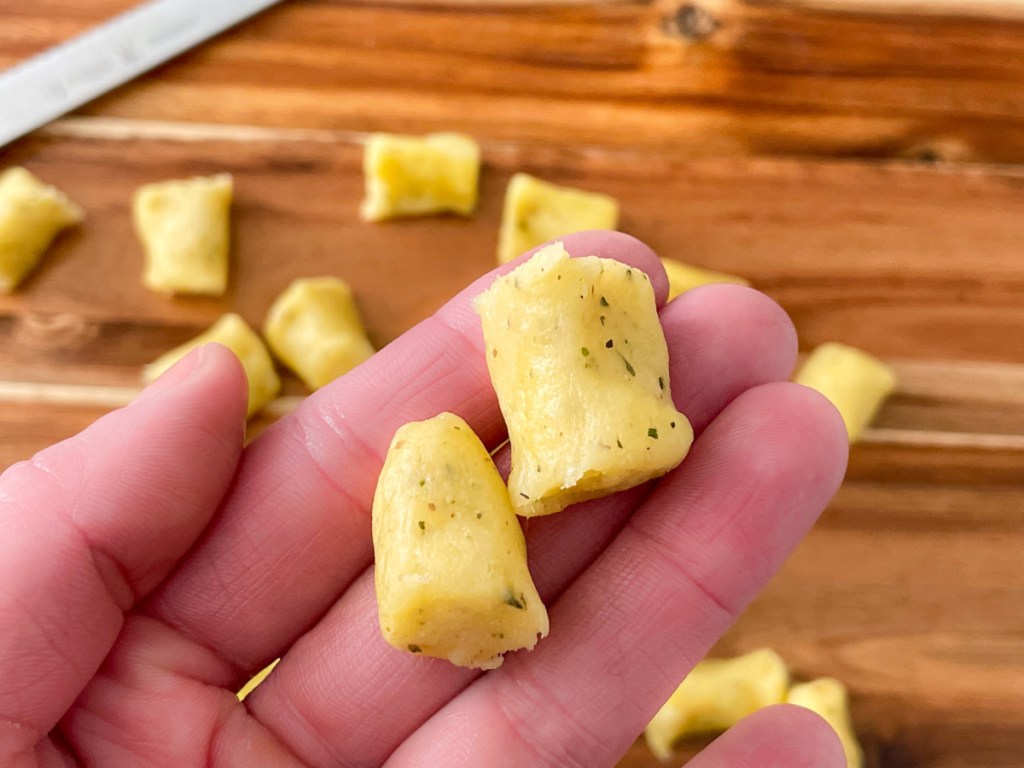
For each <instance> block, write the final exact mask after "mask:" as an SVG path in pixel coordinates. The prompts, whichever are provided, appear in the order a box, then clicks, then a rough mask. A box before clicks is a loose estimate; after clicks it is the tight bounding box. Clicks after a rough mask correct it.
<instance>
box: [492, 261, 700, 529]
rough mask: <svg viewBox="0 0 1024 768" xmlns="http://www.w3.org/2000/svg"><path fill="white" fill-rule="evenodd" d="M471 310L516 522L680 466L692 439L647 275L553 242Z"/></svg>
mask: <svg viewBox="0 0 1024 768" xmlns="http://www.w3.org/2000/svg"><path fill="white" fill-rule="evenodd" d="M475 306H476V310H477V312H478V313H479V314H480V317H481V319H482V321H483V331H484V342H485V348H486V354H487V366H488V369H489V370H490V374H491V381H492V383H493V384H494V389H495V391H496V392H497V395H498V403H499V405H500V406H501V412H502V414H503V415H504V417H505V423H506V425H507V426H508V433H509V440H510V442H511V446H512V470H511V473H510V475H509V495H510V497H511V499H512V505H513V507H514V508H515V510H516V513H517V514H519V515H523V516H525V517H532V516H535V515H547V514H551V513H553V512H558V511H559V510H561V509H564V508H565V507H567V506H568V505H570V504H573V503H576V502H578V501H583V500H585V499H591V498H594V497H597V496H605V495H607V494H609V493H613V492H615V491H619V490H622V489H624V488H630V487H632V486H634V485H639V484H640V483H643V482H645V481H647V480H650V479H652V478H655V477H659V476H660V475H663V474H665V473H666V472H668V471H669V470H671V469H673V468H674V467H676V466H677V465H678V464H679V463H680V462H681V461H682V460H683V458H684V457H685V456H686V453H687V451H688V450H689V447H690V443H692V442H693V430H692V429H691V428H690V423H689V421H687V419H686V417H685V416H684V415H683V414H681V413H679V412H678V411H677V410H676V409H675V406H674V405H673V403H672V392H671V388H670V386H669V372H668V347H667V345H666V343H665V335H664V332H663V331H662V328H661V323H660V321H659V320H658V312H657V308H656V306H655V301H654V291H653V289H652V288H651V283H650V280H649V278H648V277H647V275H646V274H644V273H643V272H641V271H640V270H638V269H633V268H631V267H628V266H626V265H625V264H622V263H620V262H617V261H614V260H612V259H601V258H598V257H596V256H585V257H581V258H570V257H569V254H568V253H566V251H565V248H564V247H563V246H562V244H561V243H555V244H553V245H551V246H548V247H547V248H544V249H542V250H540V251H538V252H537V253H536V254H535V255H534V256H533V258H531V259H530V260H529V261H527V262H526V263H524V264H522V265H520V266H519V267H517V268H516V269H515V270H513V271H512V272H511V273H509V274H508V275H505V276H503V277H499V278H497V279H496V280H495V281H494V283H493V284H492V285H491V287H490V288H489V289H487V290H486V291H484V292H483V293H482V294H481V295H480V296H479V297H477V299H476V302H475Z"/></svg>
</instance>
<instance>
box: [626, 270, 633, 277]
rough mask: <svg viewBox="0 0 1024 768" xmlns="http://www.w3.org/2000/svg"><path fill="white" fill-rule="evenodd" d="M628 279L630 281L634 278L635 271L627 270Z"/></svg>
mask: <svg viewBox="0 0 1024 768" xmlns="http://www.w3.org/2000/svg"><path fill="white" fill-rule="evenodd" d="M626 277H628V278H630V279H632V278H633V270H632V269H627V270H626Z"/></svg>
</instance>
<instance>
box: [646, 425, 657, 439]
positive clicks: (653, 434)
mask: <svg viewBox="0 0 1024 768" xmlns="http://www.w3.org/2000/svg"><path fill="white" fill-rule="evenodd" d="M647 436H648V437H653V438H654V439H655V440H657V439H658V430H656V429H655V428H654V427H651V428H650V429H648V430H647Z"/></svg>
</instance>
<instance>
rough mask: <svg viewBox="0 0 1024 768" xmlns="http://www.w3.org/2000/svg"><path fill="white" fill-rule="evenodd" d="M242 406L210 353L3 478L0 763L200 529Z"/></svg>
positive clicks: (23, 746)
mask: <svg viewBox="0 0 1024 768" xmlns="http://www.w3.org/2000/svg"><path fill="white" fill-rule="evenodd" d="M245 400H246V384H245V377H244V375H243V373H242V369H241V366H240V365H239V363H238V361H237V359H236V358H235V356H234V355H233V354H232V353H230V352H229V351H228V350H226V349H225V348H223V347H220V346H218V345H208V346H206V347H204V348H201V349H198V350H196V351H194V352H192V353H191V354H190V355H189V356H188V357H186V358H185V359H184V360H182V361H181V362H179V363H178V364H177V365H176V366H175V367H174V368H172V369H171V370H170V371H168V372H167V373H166V374H164V376H162V377H161V378H160V379H158V380H157V381H156V382H155V383H154V384H153V385H151V386H150V387H149V388H147V389H146V390H145V391H144V392H143V393H142V394H141V395H139V397H138V398H136V399H135V401H134V402H133V403H132V404H131V405H129V406H127V407H126V408H123V409H121V410H119V411H115V412H113V413H111V414H108V415H107V416H105V417H103V418H102V419H100V420H98V421H97V422H96V423H95V424H93V425H92V426H91V427H89V428H88V429H86V430H85V431H84V432H82V433H81V434H79V435H77V436H75V437H73V438H71V439H69V440H66V441H64V442H62V443H59V444H57V445H54V446H52V447H50V448H47V449H46V450H44V451H42V452H40V453H39V454H37V455H36V456H35V457H33V458H32V459H30V460H28V461H24V462H21V463H19V464H15V465H14V466H12V467H11V468H10V469H8V470H7V472H5V473H4V474H3V476H2V477H0V530H2V531H3V532H4V533H3V537H0V628H2V630H0V765H15V764H18V763H19V762H20V760H23V759H25V757H24V756H25V754H26V753H31V752H32V751H33V750H34V749H35V745H36V744H37V743H38V742H39V740H40V739H42V738H43V737H44V736H45V735H46V734H47V732H49V731H50V729H51V728H53V726H54V725H55V724H56V723H57V721H58V720H59V718H60V717H61V716H62V715H63V714H64V711H65V710H66V709H67V708H68V707H69V706H70V705H71V703H72V702H73V701H74V699H75V697H76V696H77V695H78V693H79V692H80V691H81V690H82V688H83V687H84V686H85V684H86V683H87V682H88V680H89V679H90V678H91V677H92V676H93V674H94V673H95V671H96V669H97V668H98V667H99V666H100V663H101V662H102V661H103V658H104V656H105V655H106V654H107V652H108V651H109V649H110V647H111V645H112V644H113V642H114V640H115V639H116V637H117V634H118V632H119V630H120V628H121V624H122V621H123V612H124V611H125V610H127V609H128V608H130V607H131V606H132V605H133V604H134V603H135V602H136V601H138V600H139V599H141V598H142V597H143V596H144V595H145V594H146V593H148V592H149V591H151V590H152V589H153V588H154V587H155V586H156V585H157V584H158V583H159V582H160V581H161V580H162V579H163V578H164V577H165V576H166V575H167V573H168V572H169V571H170V570H171V568H172V567H173V565H174V564H175V562H176V561H177V560H178V559H179V558H180V557H181V556H182V555H183V554H184V553H185V552H186V551H187V550H188V548H189V547H190V546H191V545H192V543H193V542H194V541H195V539H196V538H197V537H198V536H199V534H200V533H201V532H202V530H203V529H204V528H205V527H206V525H207V523H208V522H209V520H210V517H211V516H212V514H213V512H214V511H215V510H216V507H217V505H218V504H219V502H220V500H221V497H222V496H223V495H224V493H225V491H226V490H227V487H228V484H229V482H230V480H231V477H232V475H233V474H234V471H235V465H236V464H237V462H238V457H239V454H240V452H241V448H242V438H243V432H244V425H245Z"/></svg>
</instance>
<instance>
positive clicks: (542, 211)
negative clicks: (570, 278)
mask: <svg viewBox="0 0 1024 768" xmlns="http://www.w3.org/2000/svg"><path fill="white" fill-rule="evenodd" d="M618 225H619V203H618V201H617V200H615V198H613V197H609V196H608V195H602V194H598V193H596V192H585V191H584V190H582V189H573V188H572V187H562V186H558V185H556V184H551V183H549V182H546V181H541V180H540V179H538V178H535V177H533V176H530V175H529V174H526V173H517V174H516V175H515V176H513V177H512V180H511V181H510V182H509V183H508V189H507V190H506V192H505V209H504V212H503V213H502V217H501V230H500V232H499V235H498V261H499V262H500V263H502V264H504V263H506V262H509V261H512V259H514V258H516V257H518V256H521V255H522V254H524V253H526V252H527V251H528V250H530V249H531V248H536V247H537V246H538V245H543V244H544V243H546V242H548V241H549V240H554V239H555V238H558V237H563V236H565V235H570V234H572V233H573V232H582V231H583V230H586V229H615V228H616V227H617V226H618Z"/></svg>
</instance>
